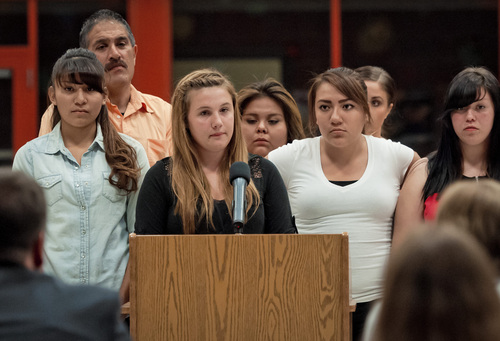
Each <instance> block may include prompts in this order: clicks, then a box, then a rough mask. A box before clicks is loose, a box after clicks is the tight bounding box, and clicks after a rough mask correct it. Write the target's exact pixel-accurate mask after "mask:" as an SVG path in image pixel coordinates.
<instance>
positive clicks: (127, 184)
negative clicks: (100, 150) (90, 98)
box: [49, 48, 140, 193]
mask: <svg viewBox="0 0 500 341" xmlns="http://www.w3.org/2000/svg"><path fill="white" fill-rule="evenodd" d="M50 81H51V84H52V85H51V87H50V88H49V98H50V100H51V101H52V102H53V103H54V114H53V116H52V129H53V128H54V127H55V126H56V125H57V123H59V122H60V121H61V114H60V112H59V109H58V107H57V103H56V95H55V92H56V91H55V89H56V88H62V87H63V86H66V85H63V83H72V84H85V85H87V86H88V87H89V88H91V89H93V90H94V91H97V92H99V93H100V94H102V96H103V98H104V99H105V98H106V96H107V89H106V87H105V72H104V67H103V66H102V64H101V63H100V62H99V60H98V59H97V57H96V55H95V54H94V53H93V52H91V51H89V50H87V49H84V48H76V49H69V50H67V51H66V53H65V54H64V55H63V56H61V57H60V58H59V59H58V60H57V61H56V63H55V64H54V68H53V69H52V75H51V79H50ZM96 122H97V123H99V125H100V126H101V131H102V136H103V140H104V153H105V156H106V161H107V163H108V164H109V166H110V168H111V173H110V174H109V178H108V179H109V182H110V183H111V184H112V185H113V186H115V187H117V188H119V189H123V190H125V191H127V192H128V193H130V192H134V191H137V189H138V181H139V175H140V169H139V165H138V163H137V154H136V152H135V149H134V148H132V147H131V146H130V145H129V144H127V143H126V142H125V141H124V140H123V139H122V138H121V137H120V135H119V134H118V132H117V131H116V129H115V128H114V126H113V125H112V124H111V122H110V121H109V117H108V108H107V106H106V104H105V103H104V102H103V104H102V106H101V111H100V112H99V114H98V116H97V118H96Z"/></svg>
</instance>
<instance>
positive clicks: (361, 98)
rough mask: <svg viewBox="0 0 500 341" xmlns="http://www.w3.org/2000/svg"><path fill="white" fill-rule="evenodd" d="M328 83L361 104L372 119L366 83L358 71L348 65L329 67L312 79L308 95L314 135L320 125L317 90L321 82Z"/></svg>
mask: <svg viewBox="0 0 500 341" xmlns="http://www.w3.org/2000/svg"><path fill="white" fill-rule="evenodd" d="M323 83H328V84H330V85H331V86H333V87H335V88H336V89H337V90H338V91H340V92H341V93H342V94H344V96H346V97H347V98H349V99H350V100H352V101H354V102H355V103H356V104H358V105H359V106H361V108H362V109H363V112H364V113H365V115H366V117H367V118H368V119H369V120H371V116H370V108H369V107H368V99H367V90H366V84H365V82H364V81H363V79H362V78H361V76H360V75H359V73H357V72H356V71H354V70H352V69H349V68H347V67H338V68H335V69H329V70H327V71H325V72H323V73H322V74H319V75H317V76H316V77H314V78H313V79H312V81H311V87H310V89H309V95H308V101H307V102H308V108H309V122H308V125H309V131H310V132H311V134H312V135H317V133H318V126H317V124H316V111H315V102H316V92H317V91H318V88H319V87H320V85H321V84H323Z"/></svg>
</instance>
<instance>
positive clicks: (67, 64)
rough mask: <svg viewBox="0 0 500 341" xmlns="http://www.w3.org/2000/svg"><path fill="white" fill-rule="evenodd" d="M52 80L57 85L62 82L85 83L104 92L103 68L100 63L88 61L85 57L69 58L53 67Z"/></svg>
mask: <svg viewBox="0 0 500 341" xmlns="http://www.w3.org/2000/svg"><path fill="white" fill-rule="evenodd" d="M52 81H53V82H54V83H56V84H57V85H59V86H60V85H61V83H62V82H70V83H75V84H85V85H87V86H88V87H90V88H92V89H94V90H96V91H98V92H100V93H104V68H103V67H102V65H101V64H100V63H89V62H88V60H87V59H85V58H80V57H74V58H69V59H66V60H64V61H63V62H62V63H60V64H59V65H56V66H55V67H54V70H53V72H52Z"/></svg>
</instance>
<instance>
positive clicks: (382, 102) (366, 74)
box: [355, 65, 396, 137]
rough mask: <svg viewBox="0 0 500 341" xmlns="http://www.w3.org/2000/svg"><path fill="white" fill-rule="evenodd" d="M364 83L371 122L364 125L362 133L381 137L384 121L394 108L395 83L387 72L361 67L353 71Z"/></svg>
mask: <svg viewBox="0 0 500 341" xmlns="http://www.w3.org/2000/svg"><path fill="white" fill-rule="evenodd" d="M355 71H356V72H357V73H359V74H360V76H361V78H362V79H363V80H364V81H365V84H366V87H367V90H368V105H369V107H370V114H371V117H372V122H369V123H367V124H366V125H365V129H364V133H365V134H368V135H373V136H375V137H382V136H383V126H384V121H385V119H386V118H387V116H389V114H390V113H391V111H392V109H393V107H394V97H395V92H396V82H394V79H393V78H392V77H391V75H389V73H388V72H387V71H385V70H384V69H382V68H381V67H378V66H369V65H367V66H361V67H359V68H357V69H356V70H355Z"/></svg>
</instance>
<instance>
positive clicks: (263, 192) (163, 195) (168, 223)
mask: <svg viewBox="0 0 500 341" xmlns="http://www.w3.org/2000/svg"><path fill="white" fill-rule="evenodd" d="M248 165H249V166H250V173H251V177H252V180H253V182H254V184H255V187H256V188H257V190H258V191H259V194H260V199H261V200H260V205H259V208H258V209H257V211H256V212H255V213H254V214H253V215H252V213H253V212H254V208H253V207H252V208H251V209H250V211H249V213H248V214H249V216H250V218H249V219H248V221H247V223H246V224H245V226H244V228H243V233H245V234H251V233H297V229H296V227H295V225H294V223H293V221H292V213H291V209H290V203H289V201H288V194H287V191H286V187H285V184H284V183H283V179H282V178H281V175H280V174H279V172H278V170H277V168H276V167H275V166H274V164H273V163H272V162H271V161H269V160H267V159H264V158H262V157H260V156H257V155H251V156H250V159H249V160H248ZM171 169H172V163H171V158H170V157H167V158H164V159H163V160H160V161H158V162H157V163H156V164H155V165H154V166H153V167H151V169H150V170H149V171H148V173H147V174H146V176H145V178H144V182H143V184H142V186H141V189H140V193H139V198H138V201H137V211H136V223H135V232H136V233H137V234H183V227H182V219H181V217H180V216H179V215H176V214H174V209H175V205H176V202H177V198H176V196H175V194H174V192H173V189H172V183H171V176H170V171H171ZM212 219H213V222H214V227H208V228H207V224H206V221H204V220H203V221H202V222H201V223H199V224H198V225H197V226H196V233H197V234H204V233H223V234H232V233H234V228H233V226H232V220H231V216H230V213H229V211H228V208H227V206H226V203H225V202H224V201H223V200H214V212H213V217H212Z"/></svg>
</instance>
